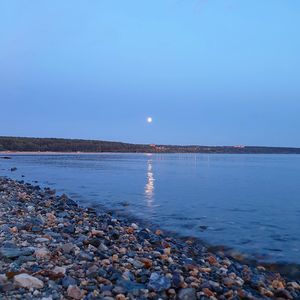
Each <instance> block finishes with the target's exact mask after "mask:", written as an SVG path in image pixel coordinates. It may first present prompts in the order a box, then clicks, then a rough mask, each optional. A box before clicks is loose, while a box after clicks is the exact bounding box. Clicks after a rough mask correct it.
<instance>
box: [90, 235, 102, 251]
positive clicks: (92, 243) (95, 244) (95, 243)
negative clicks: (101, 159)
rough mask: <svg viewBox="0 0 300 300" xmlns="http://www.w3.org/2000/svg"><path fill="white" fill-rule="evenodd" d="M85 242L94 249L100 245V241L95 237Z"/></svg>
mask: <svg viewBox="0 0 300 300" xmlns="http://www.w3.org/2000/svg"><path fill="white" fill-rule="evenodd" d="M87 242H88V243H89V244H90V245H92V246H94V247H96V248H98V247H99V246H100V244H101V241H100V240H99V239H97V238H95V237H93V238H90V239H88V241H87Z"/></svg>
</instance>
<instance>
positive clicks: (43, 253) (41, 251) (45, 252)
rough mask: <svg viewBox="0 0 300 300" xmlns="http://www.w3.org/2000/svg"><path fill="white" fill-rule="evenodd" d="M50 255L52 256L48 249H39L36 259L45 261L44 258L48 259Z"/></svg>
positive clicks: (36, 252) (36, 251)
mask: <svg viewBox="0 0 300 300" xmlns="http://www.w3.org/2000/svg"><path fill="white" fill-rule="evenodd" d="M49 254H50V252H49V251H48V250H47V249H46V248H39V249H36V250H35V252H34V255H35V257H36V258H38V259H44V258H46V257H48V256H49Z"/></svg>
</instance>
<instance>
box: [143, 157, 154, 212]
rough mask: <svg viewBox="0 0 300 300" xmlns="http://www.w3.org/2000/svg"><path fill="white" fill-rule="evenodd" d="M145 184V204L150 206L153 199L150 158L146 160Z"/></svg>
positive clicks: (152, 177)
mask: <svg viewBox="0 0 300 300" xmlns="http://www.w3.org/2000/svg"><path fill="white" fill-rule="evenodd" d="M147 165H148V169H147V184H146V186H145V196H146V200H147V206H149V207H152V204H153V199H154V180H155V179H154V176H153V171H152V160H151V159H150V160H148V161H147Z"/></svg>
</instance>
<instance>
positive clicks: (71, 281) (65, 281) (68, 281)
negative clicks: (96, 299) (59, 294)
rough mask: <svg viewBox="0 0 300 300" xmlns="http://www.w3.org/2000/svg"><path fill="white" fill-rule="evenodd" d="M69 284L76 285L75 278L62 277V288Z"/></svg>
mask: <svg viewBox="0 0 300 300" xmlns="http://www.w3.org/2000/svg"><path fill="white" fill-rule="evenodd" d="M70 285H77V280H76V279H74V278H72V277H70V276H66V277H64V278H63V280H62V286H63V287H64V288H68V287H69V286H70Z"/></svg>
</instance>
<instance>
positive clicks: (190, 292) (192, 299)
mask: <svg viewBox="0 0 300 300" xmlns="http://www.w3.org/2000/svg"><path fill="white" fill-rule="evenodd" d="M178 299H179V300H196V299H197V297H196V290H195V289H193V288H186V289H181V290H180V291H179V293H178Z"/></svg>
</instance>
